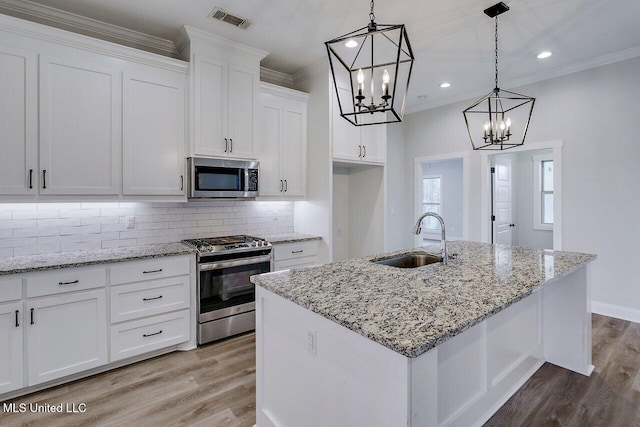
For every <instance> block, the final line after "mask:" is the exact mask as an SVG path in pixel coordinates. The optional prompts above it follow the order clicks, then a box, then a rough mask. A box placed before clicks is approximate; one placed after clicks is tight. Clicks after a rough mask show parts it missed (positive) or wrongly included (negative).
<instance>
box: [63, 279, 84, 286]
mask: <svg viewBox="0 0 640 427" xmlns="http://www.w3.org/2000/svg"><path fill="white" fill-rule="evenodd" d="M76 283H80V280H74V281H73V282H58V285H60V286H64V285H75V284H76Z"/></svg>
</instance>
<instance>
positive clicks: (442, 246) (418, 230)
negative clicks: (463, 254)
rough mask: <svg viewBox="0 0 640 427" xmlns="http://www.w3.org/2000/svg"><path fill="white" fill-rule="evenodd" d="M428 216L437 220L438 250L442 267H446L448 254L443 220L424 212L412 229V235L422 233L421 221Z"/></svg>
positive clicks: (438, 216) (431, 213) (433, 214)
mask: <svg viewBox="0 0 640 427" xmlns="http://www.w3.org/2000/svg"><path fill="white" fill-rule="evenodd" d="M428 216H432V217H434V218H435V219H437V220H438V221H440V236H441V237H440V239H441V240H440V250H441V251H442V263H443V264H444V265H447V263H448V262H449V253H448V252H447V237H446V233H445V227H444V219H442V217H441V216H440V215H438V214H437V213H435V212H425V213H423V214H422V216H421V217H420V218H419V219H418V222H416V225H415V227H413V232H414V234H416V235H418V234H420V233H421V232H422V220H423V219H425V218H426V217H428Z"/></svg>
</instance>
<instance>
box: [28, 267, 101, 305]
mask: <svg viewBox="0 0 640 427" xmlns="http://www.w3.org/2000/svg"><path fill="white" fill-rule="evenodd" d="M26 282H27V298H32V297H39V296H42V295H55V294H60V293H64V292H72V291H82V290H85V289H93V288H100V287H102V286H105V285H106V284H107V269H106V268H105V267H98V268H65V269H62V270H55V271H44V272H42V273H36V274H34V275H33V276H29V277H27V279H26Z"/></svg>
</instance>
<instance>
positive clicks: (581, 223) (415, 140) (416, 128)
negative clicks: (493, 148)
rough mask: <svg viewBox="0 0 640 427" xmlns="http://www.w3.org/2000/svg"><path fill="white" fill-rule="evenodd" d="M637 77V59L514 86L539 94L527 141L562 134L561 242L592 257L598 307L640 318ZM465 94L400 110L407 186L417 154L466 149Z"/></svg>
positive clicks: (474, 207)
mask: <svg viewBox="0 0 640 427" xmlns="http://www.w3.org/2000/svg"><path fill="white" fill-rule="evenodd" d="M639 75H640V58H634V59H630V60H626V61H622V62H617V63H614V64H609V65H605V66H602V67H598V68H593V69H589V70H585V71H581V72H577V73H574V74H571V75H567V76H563V77H558V78H555V79H550V80H546V81H543V82H539V83H535V84H531V85H528V86H524V87H521V88H517V92H520V93H525V94H527V95H530V96H535V97H537V100H536V105H535V109H534V112H533V118H532V121H531V126H530V128H529V134H528V136H527V142H526V144H528V145H530V146H535V142H536V141H549V140H557V139H561V140H563V148H562V150H563V151H562V152H563V158H562V161H563V165H562V174H563V176H562V179H563V193H562V209H563V218H564V221H563V235H562V241H563V249H564V250H567V251H582V252H590V253H595V254H597V255H598V257H599V259H598V261H597V262H595V263H594V264H593V270H592V271H593V273H592V281H593V288H592V299H593V301H594V304H593V309H594V311H597V312H602V313H607V314H612V315H616V316H618V317H626V318H629V319H634V320H635V321H640V263H638V262H637V259H639V258H640V246H639V245H638V244H637V241H638V238H639V237H640V221H638V219H637V218H638V215H640V198H639V197H637V196H636V195H637V192H638V188H640V168H639V167H638V164H640V121H638V119H637V116H638V113H639V111H640V110H639V101H638V100H639V99H640V83H639V80H638V76H639ZM471 101H472V100H469V101H465V102H460V103H456V104H452V105H448V106H444V107H440V108H436V109H432V110H427V111H422V112H419V113H415V114H411V115H409V116H406V117H405V135H406V152H407V157H406V159H405V170H406V174H405V182H406V185H407V190H408V191H411V192H412V191H414V190H413V182H412V181H413V176H414V175H413V158H414V157H417V156H428V155H439V154H445V153H452V152H459V151H465V150H469V149H470V142H469V140H468V135H467V134H466V128H465V125H464V120H463V116H462V110H463V109H464V108H466V107H467V106H468V104H470V103H471ZM470 161H471V164H470V168H471V171H470V173H471V179H470V200H469V219H468V220H469V231H470V239H471V240H480V236H481V233H480V205H481V203H480V180H481V179H482V177H483V176H484V174H483V173H482V172H481V171H480V161H479V153H478V152H474V153H472V154H471V156H470ZM396 173H397V172H396ZM390 191H393V190H390ZM410 194H411V193H410ZM405 212H406V214H405V215H407V217H409V213H411V214H412V213H413V207H412V206H410V204H407V205H406V207H405Z"/></svg>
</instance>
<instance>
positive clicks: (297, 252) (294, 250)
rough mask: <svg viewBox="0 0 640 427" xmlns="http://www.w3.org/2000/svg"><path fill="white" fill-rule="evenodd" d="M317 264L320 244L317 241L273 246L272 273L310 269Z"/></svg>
mask: <svg viewBox="0 0 640 427" xmlns="http://www.w3.org/2000/svg"><path fill="white" fill-rule="evenodd" d="M317 263H318V242H317V241H315V240H308V241H301V242H293V243H276V244H274V245H273V265H272V268H271V270H272V271H278V270H287V269H292V268H300V267H309V266H312V265H315V264H317Z"/></svg>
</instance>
